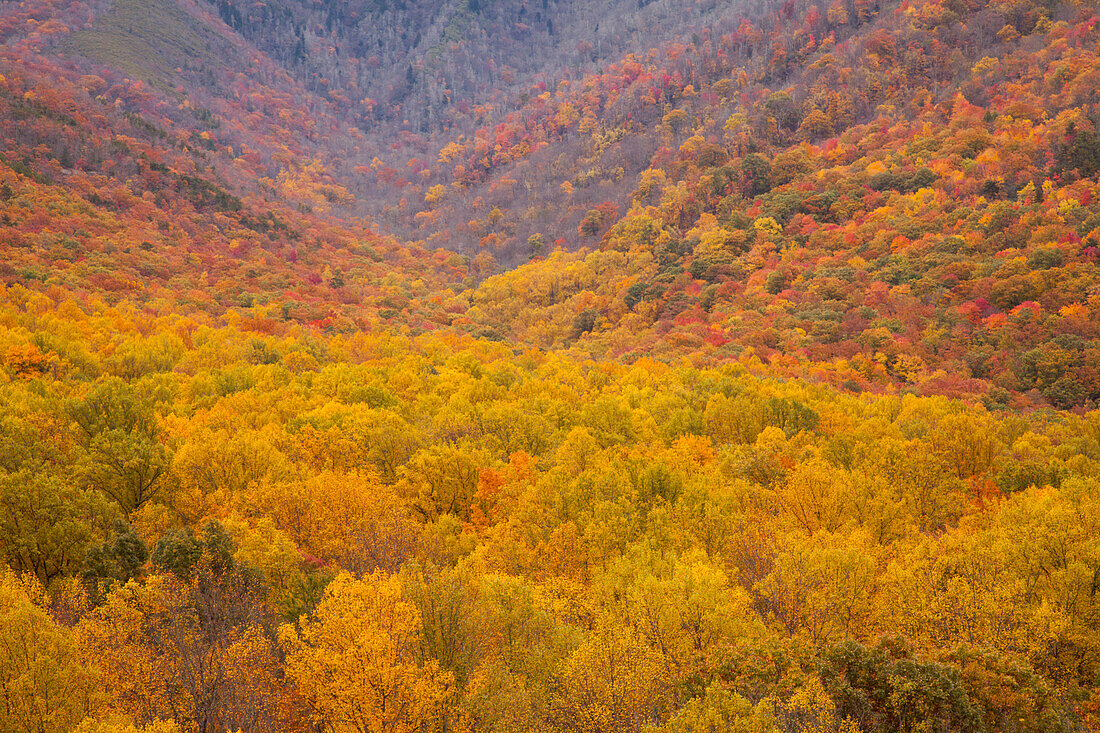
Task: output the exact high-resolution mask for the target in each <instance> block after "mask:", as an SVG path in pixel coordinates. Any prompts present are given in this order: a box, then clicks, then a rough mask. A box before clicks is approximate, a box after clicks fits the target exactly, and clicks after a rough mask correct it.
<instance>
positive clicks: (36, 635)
mask: <svg viewBox="0 0 1100 733" xmlns="http://www.w3.org/2000/svg"><path fill="white" fill-rule="evenodd" d="M32 599H38V600H40V601H41V600H43V599H44V595H43V592H42V588H41V586H39V585H38V583H37V581H34V580H30V579H26V580H21V579H19V578H17V577H16V576H15V574H14V573H12V572H11V571H10V570H8V569H7V568H2V569H0V730H3V731H10V733H47V732H53V731H68V730H71V729H72V727H73V726H74V725H76V724H77V723H78V722H79V721H80V720H81V719H82V718H83V717H84V716H85V715H87V714H88V713H89V712H90V711H91V710H92V709H93V708H94V707H95V706H96V704H97V703H98V702H99V701H100V700H99V694H98V693H97V688H98V684H97V682H98V680H97V676H98V675H97V672H96V670H94V669H89V668H86V667H84V666H83V665H82V664H80V660H79V659H78V657H77V653H76V650H75V648H74V645H73V642H72V638H71V636H70V634H69V631H68V630H67V629H65V628H63V627H61V626H59V625H58V624H57V623H55V622H54V620H53V619H52V618H50V616H49V615H48V614H47V613H46V612H45V611H44V610H42V609H41V608H40V607H39V606H38V605H36V604H35V602H34V600H32Z"/></svg>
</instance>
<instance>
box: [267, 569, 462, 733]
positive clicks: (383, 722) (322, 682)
mask: <svg viewBox="0 0 1100 733" xmlns="http://www.w3.org/2000/svg"><path fill="white" fill-rule="evenodd" d="M419 627H420V614H419V613H418V612H417V610H416V607H415V606H413V605H412V604H411V603H409V602H407V601H404V600H402V599H401V585H400V582H399V581H398V579H397V578H395V577H386V576H385V575H383V574H381V573H378V572H376V573H374V574H372V575H368V576H365V577H364V578H363V579H362V580H356V579H354V578H352V577H351V576H350V575H347V574H341V575H338V576H337V577H336V578H335V579H334V580H333V581H332V583H331V584H330V585H329V587H328V588H327V589H326V592H325V597H324V599H323V600H322V601H321V603H320V604H319V605H318V606H317V610H316V612H315V613H314V615H313V619H312V620H309V619H306V617H302V620H301V627H300V629H299V628H295V627H294V626H293V625H290V624H285V625H284V626H283V627H282V628H281V629H280V633H279V635H280V638H281V640H282V643H283V646H284V648H285V649H286V652H287V660H286V670H287V674H288V675H289V677H290V678H291V679H293V680H294V681H295V683H296V684H297V685H298V687H299V689H300V690H301V692H302V693H303V694H304V695H305V696H306V698H307V699H308V700H309V701H310V703H311V704H312V705H313V707H314V710H315V713H316V717H317V719H318V722H320V723H321V724H322V725H323V726H324V727H325V730H328V731H333V732H334V733H342V732H343V731H358V732H359V733H412V732H413V731H418V730H420V729H421V726H422V725H423V724H424V723H426V722H429V721H431V720H432V719H434V718H435V717H436V716H437V715H438V714H439V712H440V708H441V706H442V704H443V703H444V702H445V701H446V700H447V698H448V697H449V696H450V694H451V689H450V688H451V682H452V677H451V675H450V673H448V672H444V671H441V670H440V669H439V667H438V665H437V664H436V663H435V662H434V661H429V662H426V663H425V664H423V665H420V664H417V662H416V660H415V657H414V654H413V650H412V642H413V641H414V637H415V636H416V633H417V630H418V629H419Z"/></svg>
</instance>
